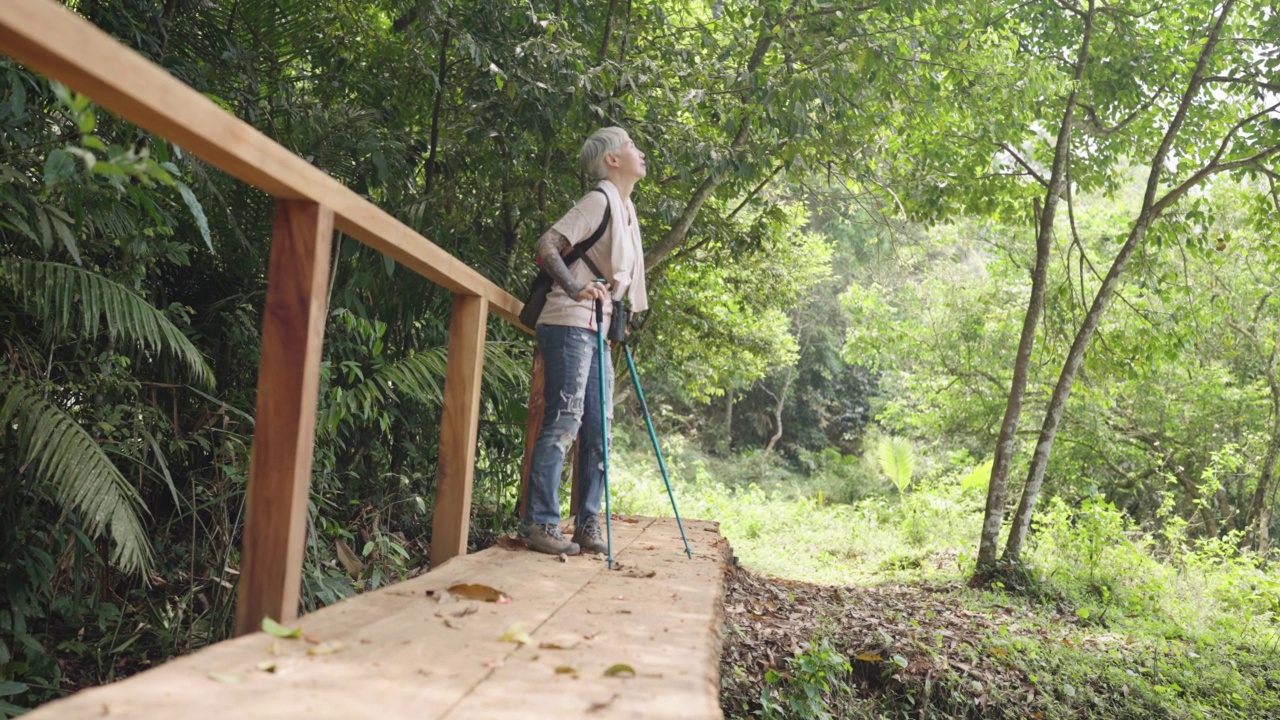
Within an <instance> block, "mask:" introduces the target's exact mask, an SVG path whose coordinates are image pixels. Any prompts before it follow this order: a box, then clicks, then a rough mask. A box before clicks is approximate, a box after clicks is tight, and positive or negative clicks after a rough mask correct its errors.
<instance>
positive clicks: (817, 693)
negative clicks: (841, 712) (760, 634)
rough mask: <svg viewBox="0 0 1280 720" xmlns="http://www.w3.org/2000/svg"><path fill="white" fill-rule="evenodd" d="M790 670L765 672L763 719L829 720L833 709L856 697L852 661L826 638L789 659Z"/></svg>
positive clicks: (761, 703)
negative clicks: (836, 649) (854, 695)
mask: <svg viewBox="0 0 1280 720" xmlns="http://www.w3.org/2000/svg"><path fill="white" fill-rule="evenodd" d="M786 664H787V669H786V671H785V672H782V673H779V672H777V671H774V670H769V671H767V672H766V673H765V688H764V690H763V691H762V694H761V697H760V709H761V717H763V718H767V719H768V720H793V719H794V720H830V718H832V717H835V716H834V715H832V706H833V705H835V706H836V707H840V706H841V705H842V704H843V702H845V701H847V700H848V699H849V698H851V697H852V695H853V688H852V687H851V686H850V684H849V677H848V676H849V672H850V671H851V670H852V667H851V666H850V665H849V661H848V660H847V659H846V658H845V657H844V656H843V655H841V654H840V653H838V652H836V651H835V649H834V648H832V647H831V643H830V642H829V641H828V640H827V639H826V638H815V639H814V640H813V641H812V642H810V643H809V648H808V649H807V650H805V651H803V652H800V653H797V654H796V655H794V656H792V657H790V658H788V659H787V663H786Z"/></svg>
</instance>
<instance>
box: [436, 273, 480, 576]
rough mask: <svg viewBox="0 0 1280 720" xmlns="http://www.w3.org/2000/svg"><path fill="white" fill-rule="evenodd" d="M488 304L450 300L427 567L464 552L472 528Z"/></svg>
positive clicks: (471, 299) (468, 299)
mask: <svg viewBox="0 0 1280 720" xmlns="http://www.w3.org/2000/svg"><path fill="white" fill-rule="evenodd" d="M488 318H489V307H488V303H487V301H485V299H484V298H481V297H475V296H472V295H454V296H453V315H452V317H451V319H450V320H449V360H448V365H447V367H446V368H445V375H444V410H443V419H442V421H441V423H440V457H439V460H438V461H437V464H436V502H435V512H434V515H433V516H432V520H431V567H433V568H434V567H439V565H440V564H441V563H443V562H444V561H446V560H448V559H450V558H452V557H456V556H458V555H464V554H466V552H467V532H468V530H469V529H470V526H471V485H472V480H473V478H474V476H475V466H476V437H477V431H478V429H479V425H480V381H481V376H482V374H483V372H484V339H485V325H486V322H487V320H488Z"/></svg>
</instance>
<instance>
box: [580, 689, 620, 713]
mask: <svg viewBox="0 0 1280 720" xmlns="http://www.w3.org/2000/svg"><path fill="white" fill-rule="evenodd" d="M617 699H618V693H614V694H613V695H611V696H610V697H609V699H608V700H599V701H596V702H593V703H591V704H590V705H588V706H587V712H589V713H593V712H600V711H601V710H603V709H605V708H607V707H609V706H610V705H612V704H613V701H614V700H617Z"/></svg>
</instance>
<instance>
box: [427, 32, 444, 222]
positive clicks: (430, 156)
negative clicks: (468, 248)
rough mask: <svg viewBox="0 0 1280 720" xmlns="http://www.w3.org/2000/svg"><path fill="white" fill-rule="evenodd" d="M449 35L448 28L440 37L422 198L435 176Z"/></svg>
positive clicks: (429, 191) (428, 194) (429, 190)
mask: <svg viewBox="0 0 1280 720" xmlns="http://www.w3.org/2000/svg"><path fill="white" fill-rule="evenodd" d="M449 33H450V28H448V27H446V28H445V29H444V35H442V36H441V37H440V60H439V62H438V64H437V66H436V97H435V100H434V102H433V103H432V107H431V145H430V148H429V149H428V150H427V173H426V174H427V177H426V180H425V182H424V183H423V190H422V194H423V196H424V197H429V196H430V195H431V185H432V183H433V181H434V180H435V176H436V146H437V143H438V142H439V140H440V104H441V102H442V100H443V99H444V80H445V71H446V70H447V69H448V66H447V65H446V62H447V61H448V59H449V37H450V35H449Z"/></svg>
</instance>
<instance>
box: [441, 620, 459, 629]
mask: <svg viewBox="0 0 1280 720" xmlns="http://www.w3.org/2000/svg"><path fill="white" fill-rule="evenodd" d="M444 626H445V627H447V628H449V629H450V630H457V629H458V626H457V625H454V624H453V623H452V622H449V618H445V619H444Z"/></svg>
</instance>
